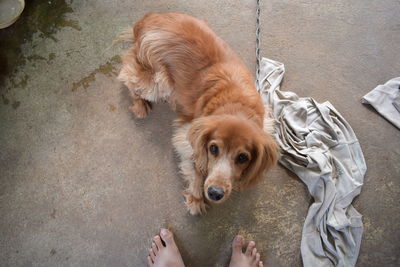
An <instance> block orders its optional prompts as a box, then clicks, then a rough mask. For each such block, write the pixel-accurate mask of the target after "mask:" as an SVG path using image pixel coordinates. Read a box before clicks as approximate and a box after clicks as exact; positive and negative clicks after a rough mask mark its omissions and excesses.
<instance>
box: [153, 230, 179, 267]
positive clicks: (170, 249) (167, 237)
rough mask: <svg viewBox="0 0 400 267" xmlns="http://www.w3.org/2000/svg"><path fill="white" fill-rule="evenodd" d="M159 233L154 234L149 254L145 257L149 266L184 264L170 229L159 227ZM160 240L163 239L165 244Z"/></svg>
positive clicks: (168, 266) (177, 265)
mask: <svg viewBox="0 0 400 267" xmlns="http://www.w3.org/2000/svg"><path fill="white" fill-rule="evenodd" d="M160 235H161V237H160ZM160 235H156V236H155V237H154V238H153V243H152V244H151V248H150V249H149V256H148V257H147V261H148V263H149V266H159V267H161V266H162V267H184V266H185V265H184V264H183V260H182V257H181V254H180V252H179V250H178V247H177V246H176V244H175V241H174V236H173V235H172V233H171V231H169V230H167V229H161V232H160ZM162 241H164V243H165V246H164V245H163V243H162Z"/></svg>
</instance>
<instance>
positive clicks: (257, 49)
mask: <svg viewBox="0 0 400 267" xmlns="http://www.w3.org/2000/svg"><path fill="white" fill-rule="evenodd" d="M259 82H260V0H256V88H257V91H260V86H259Z"/></svg>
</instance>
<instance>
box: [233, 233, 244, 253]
mask: <svg viewBox="0 0 400 267" xmlns="http://www.w3.org/2000/svg"><path fill="white" fill-rule="evenodd" d="M242 247H243V236H241V235H237V236H235V238H234V239H233V241H232V251H233V253H242Z"/></svg>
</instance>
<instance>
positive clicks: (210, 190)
mask: <svg viewBox="0 0 400 267" xmlns="http://www.w3.org/2000/svg"><path fill="white" fill-rule="evenodd" d="M188 138H189V141H190V143H191V145H192V147H193V151H194V152H193V158H194V160H195V167H196V170H197V171H198V172H200V173H201V175H202V176H203V177H204V179H205V180H204V194H205V196H206V198H207V199H208V200H210V201H211V202H216V203H221V202H223V201H225V200H226V199H227V198H228V197H229V195H230V193H231V191H232V189H239V190H241V189H245V188H247V187H249V186H251V185H253V184H255V183H257V182H259V181H260V180H261V178H262V176H263V173H264V171H265V170H268V169H269V168H271V167H272V166H273V165H275V164H276V162H277V160H278V157H279V149H278V146H277V144H276V143H275V141H274V140H273V138H272V137H271V136H270V135H268V134H266V133H264V131H263V130H262V129H260V128H259V127H258V126H257V125H256V124H255V123H254V122H252V121H250V120H248V119H246V118H241V117H238V116H232V115H220V116H216V115H213V116H206V117H202V118H198V119H196V120H194V121H193V123H192V126H191V128H190V130H189V134H188Z"/></svg>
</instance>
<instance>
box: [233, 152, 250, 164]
mask: <svg viewBox="0 0 400 267" xmlns="http://www.w3.org/2000/svg"><path fill="white" fill-rule="evenodd" d="M248 160H249V157H248V156H247V155H246V154H243V153H242V154H239V156H237V158H236V162H237V163H245V162H246V161H248Z"/></svg>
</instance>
